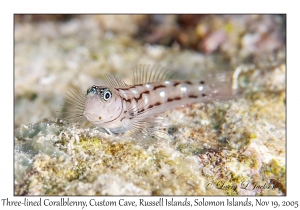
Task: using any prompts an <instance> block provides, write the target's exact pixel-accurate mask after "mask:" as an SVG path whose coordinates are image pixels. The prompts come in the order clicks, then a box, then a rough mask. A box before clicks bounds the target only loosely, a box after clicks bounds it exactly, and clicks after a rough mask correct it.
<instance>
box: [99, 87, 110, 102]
mask: <svg viewBox="0 0 300 210" xmlns="http://www.w3.org/2000/svg"><path fill="white" fill-rule="evenodd" d="M111 95H112V94H111V91H110V89H108V88H104V89H102V90H101V99H102V101H103V102H106V101H108V100H109V99H111Z"/></svg>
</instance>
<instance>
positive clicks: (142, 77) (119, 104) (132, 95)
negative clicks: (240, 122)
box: [66, 65, 235, 134]
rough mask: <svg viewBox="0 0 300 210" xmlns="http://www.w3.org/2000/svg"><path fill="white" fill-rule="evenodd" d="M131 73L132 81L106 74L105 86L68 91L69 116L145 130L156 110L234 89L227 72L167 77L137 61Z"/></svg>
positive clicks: (225, 95)
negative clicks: (201, 76)
mask: <svg viewBox="0 0 300 210" xmlns="http://www.w3.org/2000/svg"><path fill="white" fill-rule="evenodd" d="M133 73H134V83H133V85H128V84H126V83H125V82H124V81H122V80H120V79H118V78H116V77H114V76H110V75H106V78H107V80H108V83H109V86H96V85H93V86H91V87H90V88H88V90H87V92H86V94H83V93H81V92H78V93H80V94H77V93H76V92H71V94H72V95H68V96H69V97H70V99H71V100H66V102H67V103H70V104H72V105H73V106H74V108H75V109H76V111H71V113H72V114H74V116H72V117H70V118H75V119H78V120H79V121H84V120H85V119H87V120H88V121H90V122H91V123H93V124H95V125H96V126H98V127H101V128H103V129H105V130H106V131H107V132H108V133H110V134H116V133H123V132H125V131H127V130H131V131H132V132H134V133H138V132H142V133H147V129H148V128H149V127H150V125H151V124H153V120H152V119H153V117H154V116H157V114H159V113H162V112H165V111H166V110H170V109H173V108H176V107H179V106H182V105H185V104H191V103H195V102H205V103H206V102H210V101H213V100H224V99H229V98H231V97H232V96H233V95H234V93H235V90H233V89H232V86H231V85H232V83H231V79H230V77H229V75H230V74H228V73H223V74H222V73H221V74H216V75H210V76H208V77H205V78H202V79H199V80H194V81H187V80H171V79H170V77H169V76H168V72H167V71H165V70H164V69H163V68H161V67H160V66H158V65H154V66H152V65H139V66H137V68H136V69H135V70H134V72H133Z"/></svg>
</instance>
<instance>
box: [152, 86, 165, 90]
mask: <svg viewBox="0 0 300 210" xmlns="http://www.w3.org/2000/svg"><path fill="white" fill-rule="evenodd" d="M165 87H166V86H165V85H158V86H155V87H154V88H153V90H156V89H158V88H165Z"/></svg>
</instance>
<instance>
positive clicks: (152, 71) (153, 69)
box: [133, 64, 173, 85]
mask: <svg viewBox="0 0 300 210" xmlns="http://www.w3.org/2000/svg"><path fill="white" fill-rule="evenodd" d="M172 76H173V75H171V74H170V73H169V71H168V70H167V69H165V68H163V67H161V66H160V65H145V64H139V65H137V66H136V67H135V69H134V70H133V83H134V84H135V85H137V84H143V83H150V82H161V81H165V80H169V79H171V78H172Z"/></svg>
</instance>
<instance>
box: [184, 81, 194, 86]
mask: <svg viewBox="0 0 300 210" xmlns="http://www.w3.org/2000/svg"><path fill="white" fill-rule="evenodd" d="M184 83H185V84H188V85H191V84H192V82H190V81H185V82H184Z"/></svg>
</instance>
